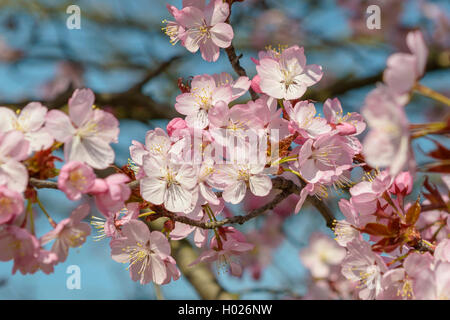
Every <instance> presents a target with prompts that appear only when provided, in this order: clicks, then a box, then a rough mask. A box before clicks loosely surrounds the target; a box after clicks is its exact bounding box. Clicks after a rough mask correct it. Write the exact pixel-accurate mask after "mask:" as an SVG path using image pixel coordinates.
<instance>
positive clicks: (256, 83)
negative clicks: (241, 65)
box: [250, 75, 262, 93]
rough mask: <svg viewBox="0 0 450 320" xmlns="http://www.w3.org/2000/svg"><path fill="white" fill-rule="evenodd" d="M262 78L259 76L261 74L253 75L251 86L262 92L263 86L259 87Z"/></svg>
mask: <svg viewBox="0 0 450 320" xmlns="http://www.w3.org/2000/svg"><path fill="white" fill-rule="evenodd" d="M260 80H261V79H260V77H259V75H256V76H254V77H253V79H252V83H251V85H250V86H251V87H252V89H253V90H254V91H255V92H257V93H262V91H261V88H260V87H259V81H260Z"/></svg>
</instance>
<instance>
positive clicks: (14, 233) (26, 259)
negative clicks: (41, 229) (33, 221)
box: [0, 225, 39, 270]
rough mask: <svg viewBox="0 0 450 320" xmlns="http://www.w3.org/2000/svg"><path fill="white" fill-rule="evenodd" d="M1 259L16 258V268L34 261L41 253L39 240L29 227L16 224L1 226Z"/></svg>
mask: <svg viewBox="0 0 450 320" xmlns="http://www.w3.org/2000/svg"><path fill="white" fill-rule="evenodd" d="M0 248H1V250H0V261H9V260H12V259H14V267H13V268H14V270H15V269H16V268H20V267H21V266H26V265H27V264H29V263H32V262H33V261H34V260H35V259H36V258H37V257H38V254H39V241H38V240H37V239H36V237H35V236H34V235H32V234H31V233H30V232H29V231H28V230H27V229H23V228H19V227H17V226H15V225H7V226H5V227H3V228H0Z"/></svg>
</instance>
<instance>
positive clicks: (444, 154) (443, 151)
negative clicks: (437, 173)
mask: <svg viewBox="0 0 450 320" xmlns="http://www.w3.org/2000/svg"><path fill="white" fill-rule="evenodd" d="M430 140H431V141H433V142H434V144H435V145H436V149H435V150H433V151H431V152H429V153H428V156H429V157H432V158H435V159H442V160H448V159H450V149H447V148H446V147H445V146H443V145H442V144H440V143H439V142H437V141H436V140H433V139H430Z"/></svg>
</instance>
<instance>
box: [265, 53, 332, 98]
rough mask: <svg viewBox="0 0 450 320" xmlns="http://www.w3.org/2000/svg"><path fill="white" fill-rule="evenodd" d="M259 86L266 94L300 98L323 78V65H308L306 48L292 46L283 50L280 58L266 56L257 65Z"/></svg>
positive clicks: (276, 96) (277, 96) (275, 96)
mask: <svg viewBox="0 0 450 320" xmlns="http://www.w3.org/2000/svg"><path fill="white" fill-rule="evenodd" d="M256 70H257V71H258V75H259V78H260V80H259V87H260V88H261V91H262V92H264V93H265V94H267V95H269V96H271V97H274V98H277V99H286V100H293V99H298V98H300V97H301V96H303V94H304V93H305V92H306V89H307V88H308V87H310V86H312V85H314V84H316V83H317V82H319V81H320V79H321V78H322V75H323V74H322V67H320V66H318V65H315V64H312V65H306V57H305V54H304V49H303V48H299V47H298V46H293V47H290V48H288V49H286V50H284V51H282V52H281V55H280V57H279V59H278V60H276V59H273V58H270V57H265V58H263V59H261V60H260V61H259V65H257V66H256Z"/></svg>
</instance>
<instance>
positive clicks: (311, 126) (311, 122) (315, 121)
mask: <svg viewBox="0 0 450 320" xmlns="http://www.w3.org/2000/svg"><path fill="white" fill-rule="evenodd" d="M284 107H285V109H286V112H287V114H288V115H289V118H290V119H291V121H290V122H289V128H290V130H291V132H298V133H299V134H300V135H301V136H302V137H303V138H316V137H318V136H319V135H321V134H324V133H327V132H330V131H331V127H330V125H328V124H327V121H326V120H325V119H324V118H320V117H316V108H315V107H314V104H312V103H309V102H308V101H300V102H298V103H296V104H295V105H294V106H293V107H292V104H291V103H290V102H285V103H284Z"/></svg>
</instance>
